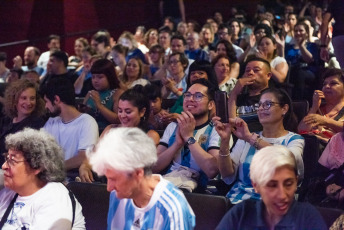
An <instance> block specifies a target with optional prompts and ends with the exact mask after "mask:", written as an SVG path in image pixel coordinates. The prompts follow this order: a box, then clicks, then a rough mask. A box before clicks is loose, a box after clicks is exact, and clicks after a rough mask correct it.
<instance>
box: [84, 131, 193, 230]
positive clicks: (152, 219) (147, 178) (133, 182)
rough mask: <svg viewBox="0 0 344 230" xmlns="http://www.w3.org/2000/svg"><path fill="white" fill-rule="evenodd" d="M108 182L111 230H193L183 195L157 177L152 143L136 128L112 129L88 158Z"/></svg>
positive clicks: (190, 214) (155, 153) (189, 209)
mask: <svg viewBox="0 0 344 230" xmlns="http://www.w3.org/2000/svg"><path fill="white" fill-rule="evenodd" d="M88 155H89V157H90V163H91V165H92V168H93V170H94V171H95V172H96V173H98V174H99V175H104V174H105V176H106V177H107V179H108V184H107V189H108V191H111V195H110V207H109V212H108V228H107V229H108V230H110V229H128V230H133V229H193V228H194V226H195V215H194V213H193V211H192V209H191V207H190V206H189V204H188V202H187V201H186V199H185V197H184V195H183V193H182V192H181V191H180V190H179V189H177V188H176V187H175V186H174V185H172V184H171V183H170V182H168V181H167V180H165V179H164V178H162V177H161V176H160V175H155V174H152V169H151V168H152V166H153V165H154V164H155V163H156V161H157V152H156V147H155V144H154V143H153V140H152V139H151V138H149V137H148V136H147V135H146V134H145V133H144V132H143V131H142V130H140V129H138V128H115V129H112V130H110V131H109V132H108V133H107V134H106V135H105V136H104V137H103V138H102V139H101V140H100V141H99V143H98V145H97V146H96V148H95V150H94V152H93V153H92V154H90V153H89V154H88Z"/></svg>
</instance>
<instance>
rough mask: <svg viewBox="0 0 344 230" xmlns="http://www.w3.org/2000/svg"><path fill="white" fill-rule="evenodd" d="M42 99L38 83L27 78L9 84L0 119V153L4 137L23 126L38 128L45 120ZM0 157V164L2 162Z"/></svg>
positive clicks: (3, 148) (2, 150)
mask: <svg viewBox="0 0 344 230" xmlns="http://www.w3.org/2000/svg"><path fill="white" fill-rule="evenodd" d="M44 106H45V105H44V101H43V99H42V98H41V97H40V96H39V94H38V85H37V84H36V83H33V82H31V81H29V80H27V79H20V80H18V81H16V82H13V83H12V84H10V85H9V86H8V87H7V89H6V91H5V100H4V112H5V115H6V116H5V117H4V118H2V119H1V120H0V153H4V152H5V144H4V143H5V137H6V136H7V135H8V134H10V133H16V132H18V131H20V130H22V129H24V128H25V127H30V128H34V129H40V128H42V127H43V125H44V123H45V120H44V119H43V116H44V114H45V108H44ZM3 163H4V161H3V159H0V164H3Z"/></svg>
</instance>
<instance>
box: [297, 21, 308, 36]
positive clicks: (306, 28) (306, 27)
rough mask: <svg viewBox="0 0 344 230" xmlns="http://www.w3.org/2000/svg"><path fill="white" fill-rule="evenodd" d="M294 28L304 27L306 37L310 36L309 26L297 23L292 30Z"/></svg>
mask: <svg viewBox="0 0 344 230" xmlns="http://www.w3.org/2000/svg"><path fill="white" fill-rule="evenodd" d="M296 26H303V27H305V30H306V33H307V34H308V36H309V35H310V34H309V26H308V25H307V24H306V23H305V22H297V23H296V24H295V26H294V30H295V28H296Z"/></svg>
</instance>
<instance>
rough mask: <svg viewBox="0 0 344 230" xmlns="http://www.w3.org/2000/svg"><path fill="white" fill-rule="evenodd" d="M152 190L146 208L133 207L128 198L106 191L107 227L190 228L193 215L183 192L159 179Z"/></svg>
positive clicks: (192, 225)
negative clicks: (107, 198)
mask: <svg viewBox="0 0 344 230" xmlns="http://www.w3.org/2000/svg"><path fill="white" fill-rule="evenodd" d="M154 176H159V177H160V182H159V183H158V184H157V186H156V187H155V189H154V192H153V195H152V197H151V199H150V201H149V203H148V205H147V206H146V207H143V208H139V207H137V206H136V205H135V204H134V202H133V200H132V199H118V198H117V197H116V192H115V191H113V192H111V194H110V207H109V212H108V228H107V229H108V230H110V229H124V230H136V229H154V230H155V229H172V230H173V229H193V228H194V227H195V214H194V213H193V211H192V209H191V207H190V205H189V204H188V202H187V201H186V199H185V197H184V194H183V193H182V192H181V191H180V190H179V189H177V188H176V187H175V186H174V185H173V184H172V183H170V182H168V181H167V180H165V179H163V178H162V177H161V176H160V175H154Z"/></svg>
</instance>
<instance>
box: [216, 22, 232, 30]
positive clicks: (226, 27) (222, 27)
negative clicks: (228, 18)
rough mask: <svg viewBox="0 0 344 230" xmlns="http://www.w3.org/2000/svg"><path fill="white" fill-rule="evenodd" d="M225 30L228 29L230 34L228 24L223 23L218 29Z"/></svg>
mask: <svg viewBox="0 0 344 230" xmlns="http://www.w3.org/2000/svg"><path fill="white" fill-rule="evenodd" d="M223 29H227V30H228V32H229V27H228V24H226V23H221V24H220V25H219V27H218V28H217V30H223Z"/></svg>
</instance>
